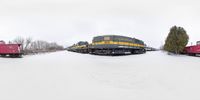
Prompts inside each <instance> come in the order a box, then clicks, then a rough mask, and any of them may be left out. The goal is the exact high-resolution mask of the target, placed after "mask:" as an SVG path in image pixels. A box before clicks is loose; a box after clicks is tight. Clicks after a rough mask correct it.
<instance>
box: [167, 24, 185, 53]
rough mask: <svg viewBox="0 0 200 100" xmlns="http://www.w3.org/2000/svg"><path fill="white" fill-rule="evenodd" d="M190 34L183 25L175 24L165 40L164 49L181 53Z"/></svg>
mask: <svg viewBox="0 0 200 100" xmlns="http://www.w3.org/2000/svg"><path fill="white" fill-rule="evenodd" d="M188 40H189V36H188V35H187V33H186V31H185V30H184V28H182V27H177V26H173V27H172V28H171V29H170V32H169V34H168V36H167V38H166V40H165V45H164V50H166V51H168V52H171V53H176V54H180V53H181V52H183V50H184V48H185V46H186V45H187V43H188Z"/></svg>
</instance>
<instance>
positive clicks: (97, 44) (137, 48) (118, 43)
mask: <svg viewBox="0 0 200 100" xmlns="http://www.w3.org/2000/svg"><path fill="white" fill-rule="evenodd" d="M68 51H73V52H79V53H89V54H97V55H125V54H143V53H145V52H146V49H145V43H144V42H143V41H142V40H139V39H136V38H131V37H127V36H120V35H103V36H96V37H94V38H93V40H92V43H90V44H89V43H88V42H84V41H80V42H78V43H77V44H74V45H72V46H70V47H68Z"/></svg>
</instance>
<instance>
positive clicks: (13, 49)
mask: <svg viewBox="0 0 200 100" xmlns="http://www.w3.org/2000/svg"><path fill="white" fill-rule="evenodd" d="M20 47H21V44H6V43H5V42H4V41H0V56H2V57H7V56H8V57H22V53H21V50H20Z"/></svg>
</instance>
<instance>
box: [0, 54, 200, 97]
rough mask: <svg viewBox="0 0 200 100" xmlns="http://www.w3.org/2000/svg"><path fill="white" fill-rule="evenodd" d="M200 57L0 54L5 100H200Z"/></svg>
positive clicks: (0, 81) (0, 87)
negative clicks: (19, 55)
mask: <svg viewBox="0 0 200 100" xmlns="http://www.w3.org/2000/svg"><path fill="white" fill-rule="evenodd" d="M199 94H200V58H199V57H190V56H170V55H167V54H166V53H164V52H161V51H158V52H148V53H146V54H141V55H129V56H117V57H111V56H94V55H87V54H78V53H73V52H67V51H63V52H56V53H51V54H42V55H36V56H26V57H24V58H21V59H12V58H0V100H200V96H199Z"/></svg>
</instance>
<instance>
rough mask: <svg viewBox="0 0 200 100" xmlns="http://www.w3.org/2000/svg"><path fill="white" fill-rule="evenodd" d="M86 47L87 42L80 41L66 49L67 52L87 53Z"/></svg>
mask: <svg viewBox="0 0 200 100" xmlns="http://www.w3.org/2000/svg"><path fill="white" fill-rule="evenodd" d="M88 45H89V43H88V42H87V41H80V42H78V43H77V44H74V45H73V46H70V47H68V51H72V52H79V53H88Z"/></svg>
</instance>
